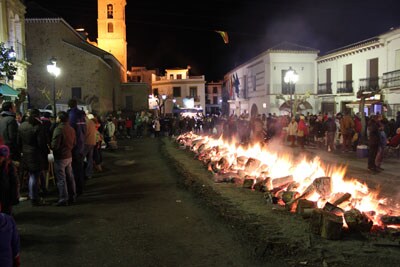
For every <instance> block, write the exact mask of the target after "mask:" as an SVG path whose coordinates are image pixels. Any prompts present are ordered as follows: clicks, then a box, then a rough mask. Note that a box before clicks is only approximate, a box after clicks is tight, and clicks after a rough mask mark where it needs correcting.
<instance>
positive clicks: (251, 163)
mask: <svg viewBox="0 0 400 267" xmlns="http://www.w3.org/2000/svg"><path fill="white" fill-rule="evenodd" d="M260 165H261V161H259V160H258V159H255V158H249V159H248V160H247V162H246V165H245V166H244V171H245V172H246V173H247V174H251V173H252V172H254V171H255V170H257V169H258V167H260Z"/></svg>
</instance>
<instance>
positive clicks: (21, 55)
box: [5, 41, 26, 60]
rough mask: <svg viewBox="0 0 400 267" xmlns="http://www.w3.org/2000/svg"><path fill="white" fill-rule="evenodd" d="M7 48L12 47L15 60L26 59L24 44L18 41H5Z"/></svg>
mask: <svg viewBox="0 0 400 267" xmlns="http://www.w3.org/2000/svg"><path fill="white" fill-rule="evenodd" d="M5 44H6V45H7V47H8V48H11V47H12V48H13V49H14V51H15V56H16V59H17V60H26V49H25V45H23V44H22V43H20V42H12V41H8V42H5Z"/></svg>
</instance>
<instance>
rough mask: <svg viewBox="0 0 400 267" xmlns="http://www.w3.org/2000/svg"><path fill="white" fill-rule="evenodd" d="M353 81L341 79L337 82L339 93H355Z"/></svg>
mask: <svg viewBox="0 0 400 267" xmlns="http://www.w3.org/2000/svg"><path fill="white" fill-rule="evenodd" d="M353 92H354V90H353V81H340V82H337V93H338V94H346V93H353Z"/></svg>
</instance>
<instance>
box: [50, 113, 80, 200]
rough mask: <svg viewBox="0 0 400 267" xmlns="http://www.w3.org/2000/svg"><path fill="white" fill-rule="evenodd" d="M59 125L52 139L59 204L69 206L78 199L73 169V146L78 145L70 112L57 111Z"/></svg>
mask: <svg viewBox="0 0 400 267" xmlns="http://www.w3.org/2000/svg"><path fill="white" fill-rule="evenodd" d="M57 123H58V125H57V127H56V128H55V129H54V132H53V137H52V140H51V149H52V150H53V155H54V172H55V176H56V178H57V187H58V192H59V200H58V202H57V206H67V205H68V204H71V203H73V202H75V201H76V196H77V194H76V193H77V192H76V185H75V179H74V173H73V170H72V160H73V159H72V157H73V152H72V150H73V148H74V147H75V146H76V134H75V130H74V128H72V127H71V126H70V125H69V122H68V113H67V112H65V111H60V112H58V113H57Z"/></svg>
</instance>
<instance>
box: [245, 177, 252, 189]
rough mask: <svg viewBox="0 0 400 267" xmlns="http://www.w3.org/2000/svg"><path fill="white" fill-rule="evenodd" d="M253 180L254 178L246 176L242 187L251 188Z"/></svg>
mask: <svg viewBox="0 0 400 267" xmlns="http://www.w3.org/2000/svg"><path fill="white" fill-rule="evenodd" d="M254 181H255V179H254V178H250V177H249V176H248V177H246V178H245V179H244V181H243V188H253V185H254Z"/></svg>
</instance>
